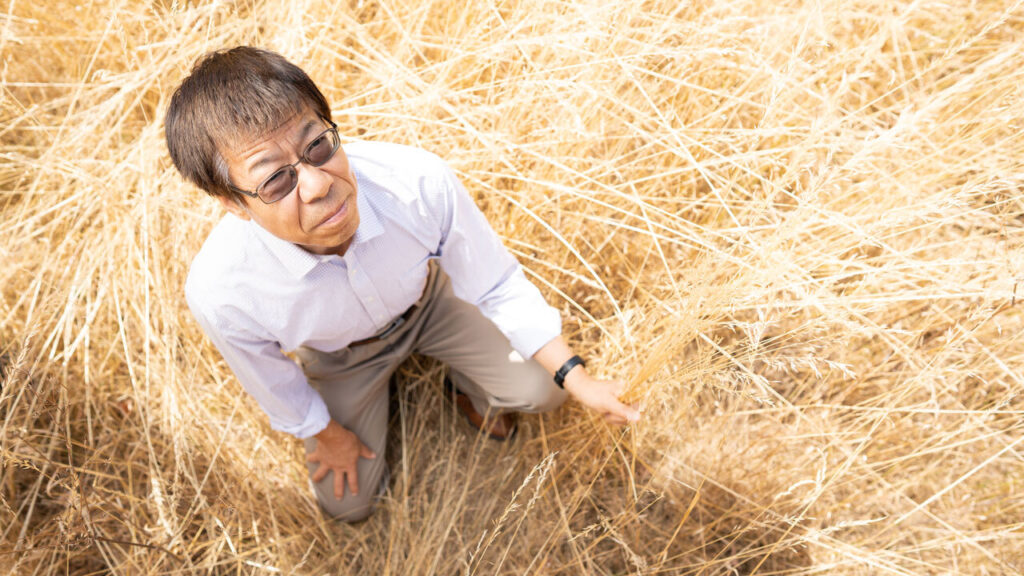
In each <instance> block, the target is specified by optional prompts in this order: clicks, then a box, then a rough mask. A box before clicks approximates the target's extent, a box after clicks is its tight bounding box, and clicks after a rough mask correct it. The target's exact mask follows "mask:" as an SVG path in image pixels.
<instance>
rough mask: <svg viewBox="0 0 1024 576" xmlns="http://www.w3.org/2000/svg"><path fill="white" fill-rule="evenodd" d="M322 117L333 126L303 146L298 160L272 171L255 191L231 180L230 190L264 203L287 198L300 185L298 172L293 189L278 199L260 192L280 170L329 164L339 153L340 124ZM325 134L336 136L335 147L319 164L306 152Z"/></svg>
mask: <svg viewBox="0 0 1024 576" xmlns="http://www.w3.org/2000/svg"><path fill="white" fill-rule="evenodd" d="M320 119H321V120H323V121H325V122H327V123H328V124H330V125H331V127H330V128H328V129H326V130H324V131H323V132H321V133H319V134H317V135H316V138H313V139H312V140H311V141H310V142H309V144H308V145H307V146H306V147H305V148H303V150H302V154H301V155H300V156H299V159H298V160H296V161H295V162H293V163H292V164H285V165H284V166H281V167H280V168H278V169H277V170H274V171H273V172H271V174H270V176H267V177H266V178H264V179H263V182H260V185H259V186H257V187H256V191H255V192H250V191H248V190H242V189H241V188H238V187H236V186H235V185H233V184H231V183H230V182H229V183H228V190H230V191H232V192H235V193H237V194H245V195H246V196H248V197H250V198H259V199H260V202H263V203H264V204H275V203H277V202H280V201H281V200H284V199H285V198H287V197H288V195H289V194H291V193H292V192H294V191H295V188H296V187H297V186H298V185H299V177H298V174H296V175H295V182H294V183H293V184H292V187H291V189H290V190H288V192H287V193H285V194H283V195H282V196H281V197H280V198H278V199H277V200H273V201H270V202H267V200H266V199H265V198H263V196H260V194H259V193H260V190H262V189H263V187H264V186H266V184H267V182H270V181H271V180H272V179H274V177H275V176H277V174H278V173H279V172H281V171H282V170H289V169H290V170H291V171H293V172H296V167H297V166H298V165H299V164H302V163H305V164H309V165H310V166H312V167H314V168H319V167H320V166H323V165H324V164H327V163H328V162H330V161H331V158H334V155H335V154H337V153H338V148H341V137H340V136H338V125H337V124H335V123H334V122H332V121H330V120H328V119H327V118H324V117H323V116H321V117H320ZM325 134H331V135H332V136H334V148H332V149H331V153H330V155H328V156H327V159H326V160H324V161H323V162H320V163H319V164H314V163H313V162H310V161H309V158H308V157H307V156H306V153H307V152H309V148H310V147H311V146H312V145H313V144H314V143H315V142H316V141H317V140H319V139H320V138H322V137H323V136H324V135H325Z"/></svg>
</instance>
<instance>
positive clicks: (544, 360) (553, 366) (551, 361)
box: [533, 336, 587, 393]
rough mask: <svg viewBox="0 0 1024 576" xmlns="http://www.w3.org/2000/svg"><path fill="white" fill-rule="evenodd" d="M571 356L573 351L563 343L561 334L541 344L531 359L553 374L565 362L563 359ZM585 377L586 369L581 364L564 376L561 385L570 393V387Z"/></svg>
mask: <svg viewBox="0 0 1024 576" xmlns="http://www.w3.org/2000/svg"><path fill="white" fill-rule="evenodd" d="M572 356H573V352H572V350H571V349H570V348H569V345H568V344H566V343H565V340H563V339H562V337H561V336H556V337H555V338H554V339H552V340H551V341H550V342H548V343H547V344H545V345H544V346H542V347H541V349H540V350H537V352H536V353H534V355H533V359H534V360H536V361H537V363H538V364H540V365H541V366H543V367H544V369H545V370H547V371H548V374H551V375H552V376H553V375H554V374H555V372H557V371H558V369H559V368H561V367H562V365H563V364H565V361H566V360H568V359H569V358H572ZM586 377H587V369H586V368H584V367H583V365H582V364H581V365H578V366H576V367H574V368H573V369H572V370H570V371H569V373H568V374H567V375H566V376H565V381H564V383H563V386H564V387H565V389H566V390H567V391H569V392H570V393H571V392H572V390H571V388H573V387H574V385H575V384H576V383H577V382H579V381H580V380H583V379H586Z"/></svg>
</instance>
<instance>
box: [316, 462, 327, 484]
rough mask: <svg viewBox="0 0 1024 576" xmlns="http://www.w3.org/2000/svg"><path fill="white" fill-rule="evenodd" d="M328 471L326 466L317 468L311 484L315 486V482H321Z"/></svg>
mask: <svg viewBox="0 0 1024 576" xmlns="http://www.w3.org/2000/svg"><path fill="white" fill-rule="evenodd" d="M330 471H331V469H330V468H328V467H327V466H324V465H323V464H321V465H320V466H317V469H316V472H313V483H314V484H316V483H317V482H319V481H321V480H323V479H324V476H327V473H328V472H330Z"/></svg>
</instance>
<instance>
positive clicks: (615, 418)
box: [604, 413, 628, 426]
mask: <svg viewBox="0 0 1024 576" xmlns="http://www.w3.org/2000/svg"><path fill="white" fill-rule="evenodd" d="M604 420H605V422H607V423H609V424H611V425H612V426H625V425H626V424H628V421H627V420H626V419H625V418H623V417H622V416H619V415H618V414H611V413H608V414H605V415H604Z"/></svg>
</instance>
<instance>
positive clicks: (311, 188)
mask: <svg viewBox="0 0 1024 576" xmlns="http://www.w3.org/2000/svg"><path fill="white" fill-rule="evenodd" d="M295 169H296V170H297V171H298V178H299V182H298V187H299V189H298V193H299V199H300V200H302V201H303V202H305V203H306V204H309V203H311V202H316V201H317V200H319V199H320V198H323V197H324V196H326V195H327V193H328V192H330V190H331V184H332V183H333V179H332V178H331V175H330V174H328V173H327V172H325V171H323V170H321V169H320V168H317V167H315V166H310V165H309V164H306V163H304V162H303V163H300V164H299V165H298V166H296V167H295Z"/></svg>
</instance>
